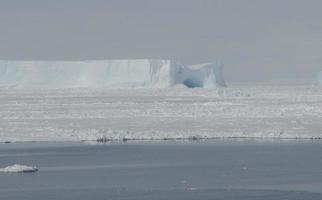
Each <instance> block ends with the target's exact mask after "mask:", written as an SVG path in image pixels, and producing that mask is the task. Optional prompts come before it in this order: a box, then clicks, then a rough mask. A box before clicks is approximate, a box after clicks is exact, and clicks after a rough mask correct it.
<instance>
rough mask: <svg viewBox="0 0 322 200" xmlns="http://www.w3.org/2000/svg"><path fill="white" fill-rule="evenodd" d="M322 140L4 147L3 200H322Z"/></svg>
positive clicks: (0, 161) (0, 156) (0, 155)
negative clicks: (30, 168) (28, 170)
mask: <svg viewBox="0 0 322 200" xmlns="http://www.w3.org/2000/svg"><path fill="white" fill-rule="evenodd" d="M321 152H322V143H321V142H319V141H314V142H312V141H266V142H265V141H253V140H226V141H222V140H214V141H205V142H171V141H168V142H130V143H125V144H120V143H108V144H104V145H103V144H96V145H93V144H84V143H21V144H1V145H0V167H5V166H8V165H12V164H14V163H18V164H26V165H37V166H38V167H39V172H38V173H34V174H21V173H11V174H8V173H0V199H1V200H7V199H8V200H10V199H24V200H29V199H30V200H31V199H32V200H35V199H36V200H40V199H41V200H43V199H46V200H51V199H79V200H83V199H90V200H93V199H137V200H144V199H157V200H159V199H201V200H202V199H225V200H226V199H241V200H252V199H254V200H255V199H256V200H257V199H263V200H264V199H265V200H275V199H276V200H277V199H278V200H281V199H282V200H286V199H291V200H294V199H295V200H296V199H299V200H310V199H319V200H320V199H322V154H321Z"/></svg>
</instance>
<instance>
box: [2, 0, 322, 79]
mask: <svg viewBox="0 0 322 200" xmlns="http://www.w3.org/2000/svg"><path fill="white" fill-rule="evenodd" d="M321 10H322V1H321V0H127V1H125V0H114V1H112V0H0V59H24V60H25V59H28V60H31V59H37V60H45V59H46V60H48V59H49V60H80V59H114V58H118V59H119V58H171V59H176V60H179V61H181V62H183V63H186V64H190V63H191V64H194V63H199V62H208V61H213V60H221V61H222V62H223V63H224V64H225V76H226V77H227V79H228V81H252V80H271V79H283V78H306V79H308V78H311V77H313V75H314V73H315V72H316V71H322V12H321Z"/></svg>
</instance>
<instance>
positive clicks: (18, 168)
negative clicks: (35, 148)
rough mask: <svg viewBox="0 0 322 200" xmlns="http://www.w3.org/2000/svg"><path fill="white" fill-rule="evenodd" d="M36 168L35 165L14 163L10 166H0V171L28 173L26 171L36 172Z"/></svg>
mask: <svg viewBox="0 0 322 200" xmlns="http://www.w3.org/2000/svg"><path fill="white" fill-rule="evenodd" d="M37 171H38V168H37V167H36V166H26V165H18V164H14V165H12V166H8V167H5V168H0V172H20V173H28V172H37Z"/></svg>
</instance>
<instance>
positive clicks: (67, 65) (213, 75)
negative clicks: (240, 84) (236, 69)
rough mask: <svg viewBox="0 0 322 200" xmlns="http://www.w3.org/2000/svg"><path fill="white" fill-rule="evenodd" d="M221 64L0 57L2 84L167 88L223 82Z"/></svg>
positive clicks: (6, 86) (42, 86) (146, 60)
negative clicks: (16, 59)
mask: <svg viewBox="0 0 322 200" xmlns="http://www.w3.org/2000/svg"><path fill="white" fill-rule="evenodd" d="M222 68H223V67H222V65H221V64H218V63H207V64H200V65H194V66H184V65H181V64H179V63H177V62H174V61H171V60H150V59H135V60H93V61H4V60H2V61H0V87H2V88H21V89H24V88H53V89H62V88H102V87H103V88H104V87H106V88H167V87H173V86H176V85H184V86H186V87H201V88H212V87H216V86H226V83H225V81H224V78H223V73H222Z"/></svg>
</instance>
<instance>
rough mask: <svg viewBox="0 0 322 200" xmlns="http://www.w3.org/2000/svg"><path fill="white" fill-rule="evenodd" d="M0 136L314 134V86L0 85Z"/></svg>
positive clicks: (318, 92)
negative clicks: (1, 86)
mask: <svg viewBox="0 0 322 200" xmlns="http://www.w3.org/2000/svg"><path fill="white" fill-rule="evenodd" d="M0 105H1V106H0V142H6V141H11V142H16V141H80V140H95V141H96V140H97V139H100V138H103V139H104V140H105V139H106V140H124V139H138V140H160V139H189V138H229V137H249V138H322V132H321V130H322V123H321V121H322V88H320V87H311V86H308V85H286V84H285V85H283V84H277V85H275V84H262V85H261V84H258V83H256V84H255V83H249V84H243V85H242V84H236V85H234V84H232V85H231V86H230V87H229V88H212V89H206V88H194V89H187V88H184V87H174V88H162V89H158V88H153V89H151V88H147V89H146V88H145V89H144V88H136V89H109V88H106V89H104V88H100V89H84V88H82V89H80V88H74V89H55V90H54V89H52V90H49V89H37V90H35V89H21V90H20V89H0Z"/></svg>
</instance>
